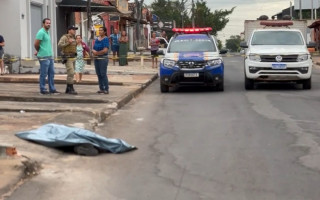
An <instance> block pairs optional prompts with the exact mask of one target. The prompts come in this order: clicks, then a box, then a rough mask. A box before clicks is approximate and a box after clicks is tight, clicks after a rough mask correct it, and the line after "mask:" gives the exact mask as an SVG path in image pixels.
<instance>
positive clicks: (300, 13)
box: [299, 0, 302, 20]
mask: <svg viewBox="0 0 320 200" xmlns="http://www.w3.org/2000/svg"><path fill="white" fill-rule="evenodd" d="M299 9H300V12H299V15H300V20H301V19H302V8H301V0H299Z"/></svg>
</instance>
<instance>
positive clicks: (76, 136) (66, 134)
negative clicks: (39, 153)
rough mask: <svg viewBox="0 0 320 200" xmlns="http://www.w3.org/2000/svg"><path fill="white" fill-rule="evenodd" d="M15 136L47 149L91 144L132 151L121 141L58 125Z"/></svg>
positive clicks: (101, 148) (115, 150) (131, 148)
mask: <svg viewBox="0 0 320 200" xmlns="http://www.w3.org/2000/svg"><path fill="white" fill-rule="evenodd" d="M16 136H17V137H19V138H21V139H25V140H31V141H34V142H36V143H40V144H42V145H45V146H48V147H68V146H76V145H79V144H92V145H93V146H95V147H97V148H98V149H100V150H105V151H110V152H112V153H123V152H127V151H130V150H133V149H136V147H135V146H131V145H129V144H128V143H126V142H125V141H123V140H121V139H113V138H106V137H103V136H101V135H98V134H96V133H94V132H91V131H89V130H85V129H81V128H75V127H68V126H64V125H59V124H46V125H43V126H41V127H40V128H38V129H35V130H30V131H23V132H19V133H16Z"/></svg>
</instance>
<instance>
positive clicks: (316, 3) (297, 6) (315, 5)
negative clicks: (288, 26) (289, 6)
mask: <svg viewBox="0 0 320 200" xmlns="http://www.w3.org/2000/svg"><path fill="white" fill-rule="evenodd" d="M300 1H301V9H312V7H313V9H316V8H319V1H318V0H308V1H306V0H294V9H295V10H300ZM312 1H313V2H312ZM312 3H313V5H312Z"/></svg>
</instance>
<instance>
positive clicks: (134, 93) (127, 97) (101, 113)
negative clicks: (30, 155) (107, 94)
mask: <svg viewBox="0 0 320 200" xmlns="http://www.w3.org/2000/svg"><path fill="white" fill-rule="evenodd" d="M157 78H158V74H154V75H153V76H152V77H151V79H150V80H148V81H147V83H145V84H141V86H140V87H139V88H138V89H136V90H134V91H131V92H130V93H129V94H127V95H124V96H123V97H121V98H120V100H119V101H115V102H112V101H110V100H93V99H68V98H62V99H61V98H50V97H21V96H3V95H0V101H2V100H6V101H8V100H9V101H25V102H43V101H46V102H60V103H109V104H112V103H115V104H116V105H115V106H114V107H110V108H107V109H104V110H100V111H97V110H96V111H95V110H85V109H77V108H70V109H55V108H53V109H45V110H44V109H35V108H31V109H28V108H26V109H23V110H21V109H18V108H16V109H12V108H2V109H0V111H1V112H21V113H24V112H37V113H45V112H50V113H59V112H82V113H86V114H90V115H93V116H94V118H96V119H97V120H98V122H102V121H104V120H105V119H106V118H107V117H108V116H110V115H111V114H113V113H114V112H116V111H117V110H118V109H120V108H121V107H123V106H124V105H125V104H127V103H128V102H130V101H131V100H132V99H133V98H135V97H136V96H138V95H139V94H140V93H141V92H142V91H143V90H144V89H145V88H146V87H148V86H149V85H150V84H151V83H152V82H153V81H155V80H156V79H157Z"/></svg>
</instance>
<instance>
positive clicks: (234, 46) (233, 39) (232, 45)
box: [226, 35, 241, 52]
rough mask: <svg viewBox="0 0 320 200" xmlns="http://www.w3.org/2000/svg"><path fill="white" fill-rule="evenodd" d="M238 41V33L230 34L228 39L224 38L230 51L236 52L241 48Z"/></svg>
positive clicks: (239, 39) (239, 40)
mask: <svg viewBox="0 0 320 200" xmlns="http://www.w3.org/2000/svg"><path fill="white" fill-rule="evenodd" d="M240 42H241V38H240V35H232V36H230V39H227V40H226V48H227V49H230V50H231V51H232V52H238V51H240V49H241V48H240Z"/></svg>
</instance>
